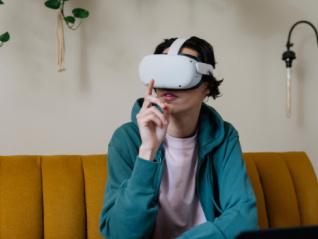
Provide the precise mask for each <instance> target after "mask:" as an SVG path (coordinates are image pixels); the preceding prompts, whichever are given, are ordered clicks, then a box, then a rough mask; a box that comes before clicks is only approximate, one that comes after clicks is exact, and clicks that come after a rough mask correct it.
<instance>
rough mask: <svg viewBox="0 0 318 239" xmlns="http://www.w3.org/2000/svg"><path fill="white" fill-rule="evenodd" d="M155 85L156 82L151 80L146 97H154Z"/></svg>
mask: <svg viewBox="0 0 318 239" xmlns="http://www.w3.org/2000/svg"><path fill="white" fill-rule="evenodd" d="M154 84H155V80H154V79H151V80H150V82H149V84H148V86H147V90H146V94H145V96H148V95H152V90H153V85H154Z"/></svg>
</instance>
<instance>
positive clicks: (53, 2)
mask: <svg viewBox="0 0 318 239" xmlns="http://www.w3.org/2000/svg"><path fill="white" fill-rule="evenodd" d="M0 1H1V0H0ZM67 1H69V0H48V1H46V2H45V3H44V4H45V6H46V7H48V8H51V9H54V10H58V9H60V11H61V13H62V16H63V19H64V21H65V23H66V25H67V26H68V28H70V29H72V30H76V29H77V28H78V27H79V26H80V25H81V23H82V20H83V19H84V18H87V17H88V16H89V12H88V11H87V10H85V9H82V8H74V9H73V11H72V13H73V16H65V14H64V3H65V2H67ZM76 18H78V19H80V22H79V23H78V25H77V26H76V27H75V22H76Z"/></svg>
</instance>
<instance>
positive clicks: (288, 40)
mask: <svg viewBox="0 0 318 239" xmlns="http://www.w3.org/2000/svg"><path fill="white" fill-rule="evenodd" d="M300 23H306V24H308V25H309V26H311V27H312V28H313V30H314V32H315V34H316V38H317V45H318V32H317V29H316V28H315V26H314V25H313V24H312V23H310V22H308V21H298V22H296V23H295V24H294V25H293V26H292V27H291V29H290V30H289V34H288V39H287V43H286V47H287V50H288V51H289V48H290V47H292V46H293V45H294V44H293V43H290V38H291V34H292V31H293V30H294V28H295V27H296V26H297V25H298V24H300Z"/></svg>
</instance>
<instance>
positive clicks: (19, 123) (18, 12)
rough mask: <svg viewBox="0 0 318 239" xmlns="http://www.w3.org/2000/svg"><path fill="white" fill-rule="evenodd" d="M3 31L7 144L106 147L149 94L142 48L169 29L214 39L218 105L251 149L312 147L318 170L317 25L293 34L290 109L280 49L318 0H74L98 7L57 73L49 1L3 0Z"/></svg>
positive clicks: (70, 40)
mask: <svg viewBox="0 0 318 239" xmlns="http://www.w3.org/2000/svg"><path fill="white" fill-rule="evenodd" d="M4 2H5V5H1V6H0V33H1V34H2V33H3V32H5V31H9V32H10V34H11V40H10V41H9V42H8V43H6V44H5V45H4V46H3V47H2V48H0V112H1V117H0V154H2V155H12V154H46V155H49V154H96V153H97V154H99V153H106V152H107V144H108V141H109V140H110V137H111V135H112V132H113V131H114V130H115V129H116V128H117V127H118V126H120V125H121V124H122V123H124V122H127V121H129V119H130V109H131V106H132V105H133V103H134V101H135V100H136V99H137V98H138V97H142V96H143V94H144V90H145V88H144V86H143V85H142V84H141V83H140V82H139V79H138V64H139V61H140V60H141V58H142V57H143V56H144V55H146V54H150V53H152V51H153V50H154V47H155V46H156V45H157V44H158V43H159V42H161V41H162V40H163V38H170V37H175V36H178V37H184V38H187V37H190V36H192V35H196V36H199V37H202V38H204V39H206V40H208V41H209V42H211V43H212V45H213V46H214V48H215V54H216V60H217V62H218V64H217V70H218V75H219V76H220V77H222V78H224V79H225V81H224V83H223V85H222V87H221V91H222V93H223V96H222V97H221V98H219V99H217V100H216V101H213V100H210V101H209V102H208V103H209V104H210V105H212V106H214V107H215V108H216V109H217V110H218V111H219V112H220V113H221V115H222V116H223V118H224V119H225V120H227V121H230V122H231V123H232V124H233V125H234V126H235V127H236V128H237V129H238V131H239V132H240V137H241V143H242V148H243V151H245V152H247V151H305V152H307V154H308V155H309V157H310V158H311V161H312V162H313V165H314V167H315V169H316V172H318V146H317V142H318V127H317V122H318V110H317V104H316V102H318V94H317V92H318V79H317V76H318V67H317V66H318V64H317V63H318V48H317V44H316V40H315V37H314V32H313V31H312V29H311V28H309V26H306V25H299V26H298V27H297V28H296V29H295V31H294V32H293V35H292V42H294V43H295V46H294V47H293V48H292V49H293V50H294V51H295V52H296V55H297V60H296V61H295V62H294V67H293V89H292V96H293V105H292V107H293V108H292V111H293V112H292V114H293V115H292V118H291V119H287V118H286V116H285V78H286V77H285V76H286V69H285V66H284V62H283V61H282V60H281V55H282V53H283V51H285V49H286V48H285V44H286V40H287V34H288V31H289V29H290V27H291V26H292V24H294V23H295V22H296V21H298V20H303V19H305V20H308V21H311V22H312V23H313V24H314V25H316V26H317V27H318V15H317V9H318V1H317V0H306V1H299V0H279V1H278V0H266V1H265V0H262V1H261V0H196V1H194V0H160V1H159V0H118V1H110V0H103V1H102V0H99V1H98V0H91V1H84V0H78V1H74V0H73V1H70V2H68V3H66V5H67V7H66V11H68V12H70V10H71V9H72V8H74V7H83V8H86V9H88V10H89V11H90V14H91V15H90V17H89V18H88V19H86V20H85V21H84V22H83V24H82V26H81V27H80V28H79V29H78V30H77V31H75V32H73V31H70V30H68V29H65V41H66V68H67V71H66V72H63V73H57V72H56V39H55V27H56V12H55V11H53V10H50V9H47V8H45V7H44V5H43V3H44V0H43V1H4Z"/></svg>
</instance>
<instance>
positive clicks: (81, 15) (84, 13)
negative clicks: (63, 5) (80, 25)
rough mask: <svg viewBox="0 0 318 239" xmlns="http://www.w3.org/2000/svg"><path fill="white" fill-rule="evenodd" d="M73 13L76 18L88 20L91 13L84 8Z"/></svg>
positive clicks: (74, 10) (76, 9)
mask: <svg viewBox="0 0 318 239" xmlns="http://www.w3.org/2000/svg"><path fill="white" fill-rule="evenodd" d="M72 13H73V15H74V17H76V18H87V17H88V16H89V12H88V11H87V10H85V9H82V8H75V9H73V11H72Z"/></svg>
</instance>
